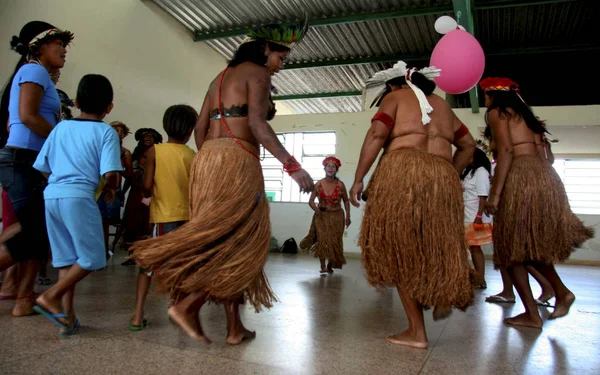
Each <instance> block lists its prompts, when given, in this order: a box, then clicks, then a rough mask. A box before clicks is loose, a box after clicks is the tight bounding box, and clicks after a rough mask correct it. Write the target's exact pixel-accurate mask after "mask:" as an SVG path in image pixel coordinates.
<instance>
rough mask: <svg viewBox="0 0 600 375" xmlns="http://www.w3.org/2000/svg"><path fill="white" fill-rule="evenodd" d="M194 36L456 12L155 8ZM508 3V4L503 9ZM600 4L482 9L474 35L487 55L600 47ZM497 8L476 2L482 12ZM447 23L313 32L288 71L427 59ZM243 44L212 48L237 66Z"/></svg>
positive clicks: (346, 70) (178, 1)
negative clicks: (379, 15) (378, 15)
mask: <svg viewBox="0 0 600 375" xmlns="http://www.w3.org/2000/svg"><path fill="white" fill-rule="evenodd" d="M153 1H154V2H155V3H157V4H158V5H159V6H161V7H162V8H163V9H165V10H166V11H167V12H169V13H170V14H171V15H172V16H174V17H176V18H177V19H178V20H179V21H180V22H181V23H182V24H184V25H185V26H186V27H187V28H188V29H189V30H190V31H193V32H195V33H196V32H205V33H206V32H217V31H224V30H231V29H239V28H244V27H247V26H251V25H259V24H266V23H274V22H286V21H294V20H297V18H298V16H299V15H300V14H302V11H301V10H299V9H305V10H306V12H307V13H308V17H309V19H320V18H331V17H339V16H343V15H349V14H369V13H373V12H382V11H384V12H387V11H396V10H406V9H417V8H420V9H423V8H427V7H440V6H451V5H452V0H296V1H295V2H294V1H290V0H287V1H284V0H219V1H213V0H153ZM504 3H506V2H504ZM597 3H598V1H586V0H581V1H571V2H562V3H551V4H543V5H532V6H519V7H505V8H498V9H483V10H477V11H476V12H475V27H476V35H477V37H478V39H480V41H481V44H482V46H483V47H484V50H492V49H493V50H497V49H501V48H519V47H543V46H555V45H569V44H576V43H580V44H586V43H587V44H596V45H597V44H598V38H597V32H593V31H594V30H595V29H592V27H593V26H594V25H593V24H594V22H593V21H592V19H591V17H592V16H593V14H595V11H596V10H597ZM486 4H488V5H489V4H498V1H497V0H475V7H477V6H478V5H486ZM439 15H441V14H437V15H426V16H414V17H405V18H396V19H387V20H374V21H366V22H355V23H345V24H335V25H326V26H317V27H311V29H310V32H309V33H308V35H307V37H306V38H305V40H304V41H303V42H302V43H301V44H300V45H299V46H297V47H296V48H295V49H294V50H293V51H292V53H291V54H290V57H289V61H290V64H292V65H293V63H299V62H315V61H323V60H336V59H337V60H340V59H349V58H361V57H363V58H364V57H377V56H391V55H393V56H398V55H399V56H423V55H425V56H426V55H428V54H429V53H430V52H431V51H432V50H433V47H434V46H435V44H436V43H437V41H438V40H439V39H440V37H441V35H439V34H437V33H436V32H435V30H434V28H433V24H434V22H435V20H436V18H437V17H438V16H439ZM242 39H243V38H242V37H237V36H236V37H228V38H221V39H213V40H210V41H208V42H207V43H208V44H209V45H210V46H212V47H213V48H214V49H215V50H217V51H218V52H219V53H221V54H222V55H223V56H224V57H226V58H228V59H229V58H231V57H232V55H233V53H234V52H235V50H236V48H237V47H238V45H239V44H240V42H241V41H242ZM389 65H390V64H364V65H346V66H336V67H319V68H310V69H293V70H292V69H289V70H284V71H282V72H281V73H279V74H278V75H277V76H276V77H275V78H274V80H273V81H274V85H275V86H276V87H277V89H278V92H279V94H281V95H292V94H308V93H323V92H344V91H353V90H360V89H361V87H362V85H363V82H364V80H365V79H366V78H368V77H370V76H371V75H372V74H374V73H375V72H376V71H379V70H381V69H384V68H386V67H388V66H389ZM286 105H288V106H289V107H290V108H292V109H293V110H294V111H296V112H297V113H323V112H325V113H329V112H353V111H359V110H360V108H361V106H360V97H341V98H340V97H338V98H322V99H301V100H289V101H286Z"/></svg>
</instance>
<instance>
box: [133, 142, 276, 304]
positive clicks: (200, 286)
mask: <svg viewBox="0 0 600 375" xmlns="http://www.w3.org/2000/svg"><path fill="white" fill-rule="evenodd" d="M244 145H245V147H246V148H248V149H250V150H252V151H255V152H257V150H256V148H255V147H254V146H253V145H251V144H249V143H245V144H244ZM190 214H191V215H190V216H191V218H190V221H189V222H188V223H186V224H185V225H183V226H182V227H180V228H178V229H176V230H175V231H173V232H170V233H167V234H166V235H164V236H162V237H158V238H155V239H151V240H147V241H142V242H138V243H136V244H135V245H134V246H133V247H132V250H133V251H134V252H133V259H134V260H135V261H136V262H137V264H138V266H140V267H142V268H146V269H155V270H156V271H157V272H156V275H155V281H156V285H157V287H158V290H162V291H168V292H170V293H171V298H172V300H174V301H175V302H176V301H178V300H180V299H181V298H182V297H184V296H185V295H187V294H189V293H192V292H198V291H205V292H207V293H208V298H209V300H211V301H214V302H222V301H225V300H231V299H237V298H240V297H242V296H243V298H244V301H246V300H248V301H249V302H250V303H251V304H252V305H253V306H254V307H255V309H256V311H259V310H260V308H261V306H265V307H271V306H272V301H273V300H275V296H274V294H273V292H272V290H271V287H270V286H269V282H268V281H267V278H266V276H265V273H264V271H263V266H264V264H265V262H266V260H267V254H268V251H269V245H270V239H271V225H270V221H269V205H268V202H267V200H266V197H265V192H264V179H263V175H262V169H261V165H260V162H259V161H258V159H256V158H255V157H254V156H252V155H251V154H250V153H249V152H248V151H245V150H244V149H242V148H241V147H240V146H239V145H237V144H236V143H235V141H234V140H233V139H230V138H220V139H215V140H210V141H206V142H205V143H204V145H203V146H202V149H201V150H200V152H199V153H198V154H197V155H196V157H195V159H194V162H193V164H192V169H191V173H190Z"/></svg>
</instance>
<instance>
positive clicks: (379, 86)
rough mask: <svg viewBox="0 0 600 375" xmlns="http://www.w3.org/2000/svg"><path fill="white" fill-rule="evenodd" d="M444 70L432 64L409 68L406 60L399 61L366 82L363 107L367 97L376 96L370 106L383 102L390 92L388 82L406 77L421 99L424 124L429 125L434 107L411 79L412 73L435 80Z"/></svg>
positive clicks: (409, 85)
mask: <svg viewBox="0 0 600 375" xmlns="http://www.w3.org/2000/svg"><path fill="white" fill-rule="evenodd" d="M441 71H442V70H441V69H438V68H436V67H434V66H430V67H427V68H423V69H421V70H418V69H415V68H410V69H407V65H406V63H405V62H404V61H398V62H397V63H396V64H395V65H394V66H393V67H392V68H391V69H387V70H384V71H381V72H377V73H375V74H374V75H373V77H371V78H370V79H369V80H367V82H366V83H365V88H364V90H363V109H365V105H366V101H367V98H372V97H374V100H373V102H372V103H371V106H370V107H373V106H374V105H377V106H378V107H379V105H380V104H381V100H382V99H383V96H384V95H385V94H387V93H388V88H387V87H386V83H387V82H388V81H390V80H392V79H394V78H399V77H404V78H405V79H406V84H407V85H408V87H410V88H411V89H412V90H413V91H414V92H415V95H416V96H417V99H418V100H419V106H420V107H421V114H422V115H421V121H422V122H423V125H427V124H429V123H430V122H431V118H430V117H429V115H428V114H429V113H431V112H433V107H432V106H431V105H430V104H429V102H428V101H427V97H426V96H425V94H424V93H423V91H421V89H420V88H418V87H417V86H416V85H414V84H413V83H412V81H411V77H412V74H413V73H415V72H419V73H421V74H423V75H424V76H425V77H426V78H427V79H429V80H431V81H433V79H434V78H435V77H439V76H440V72H441Z"/></svg>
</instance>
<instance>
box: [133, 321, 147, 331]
mask: <svg viewBox="0 0 600 375" xmlns="http://www.w3.org/2000/svg"><path fill="white" fill-rule="evenodd" d="M147 325H148V321H147V320H146V319H143V320H142V325H141V326H136V325H134V324H133V323H131V319H130V320H129V330H130V331H132V332H139V331H141V330H143V329H144V328H146V326H147Z"/></svg>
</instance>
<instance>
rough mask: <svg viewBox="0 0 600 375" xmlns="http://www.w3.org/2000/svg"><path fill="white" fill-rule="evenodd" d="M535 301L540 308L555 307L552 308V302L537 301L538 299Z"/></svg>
mask: <svg viewBox="0 0 600 375" xmlns="http://www.w3.org/2000/svg"><path fill="white" fill-rule="evenodd" d="M534 301H535V303H536V304H537V305H538V306H542V307H554V306H552V305H551V304H550V301H542V300H540V299H537V298H536V299H535V300H534Z"/></svg>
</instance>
